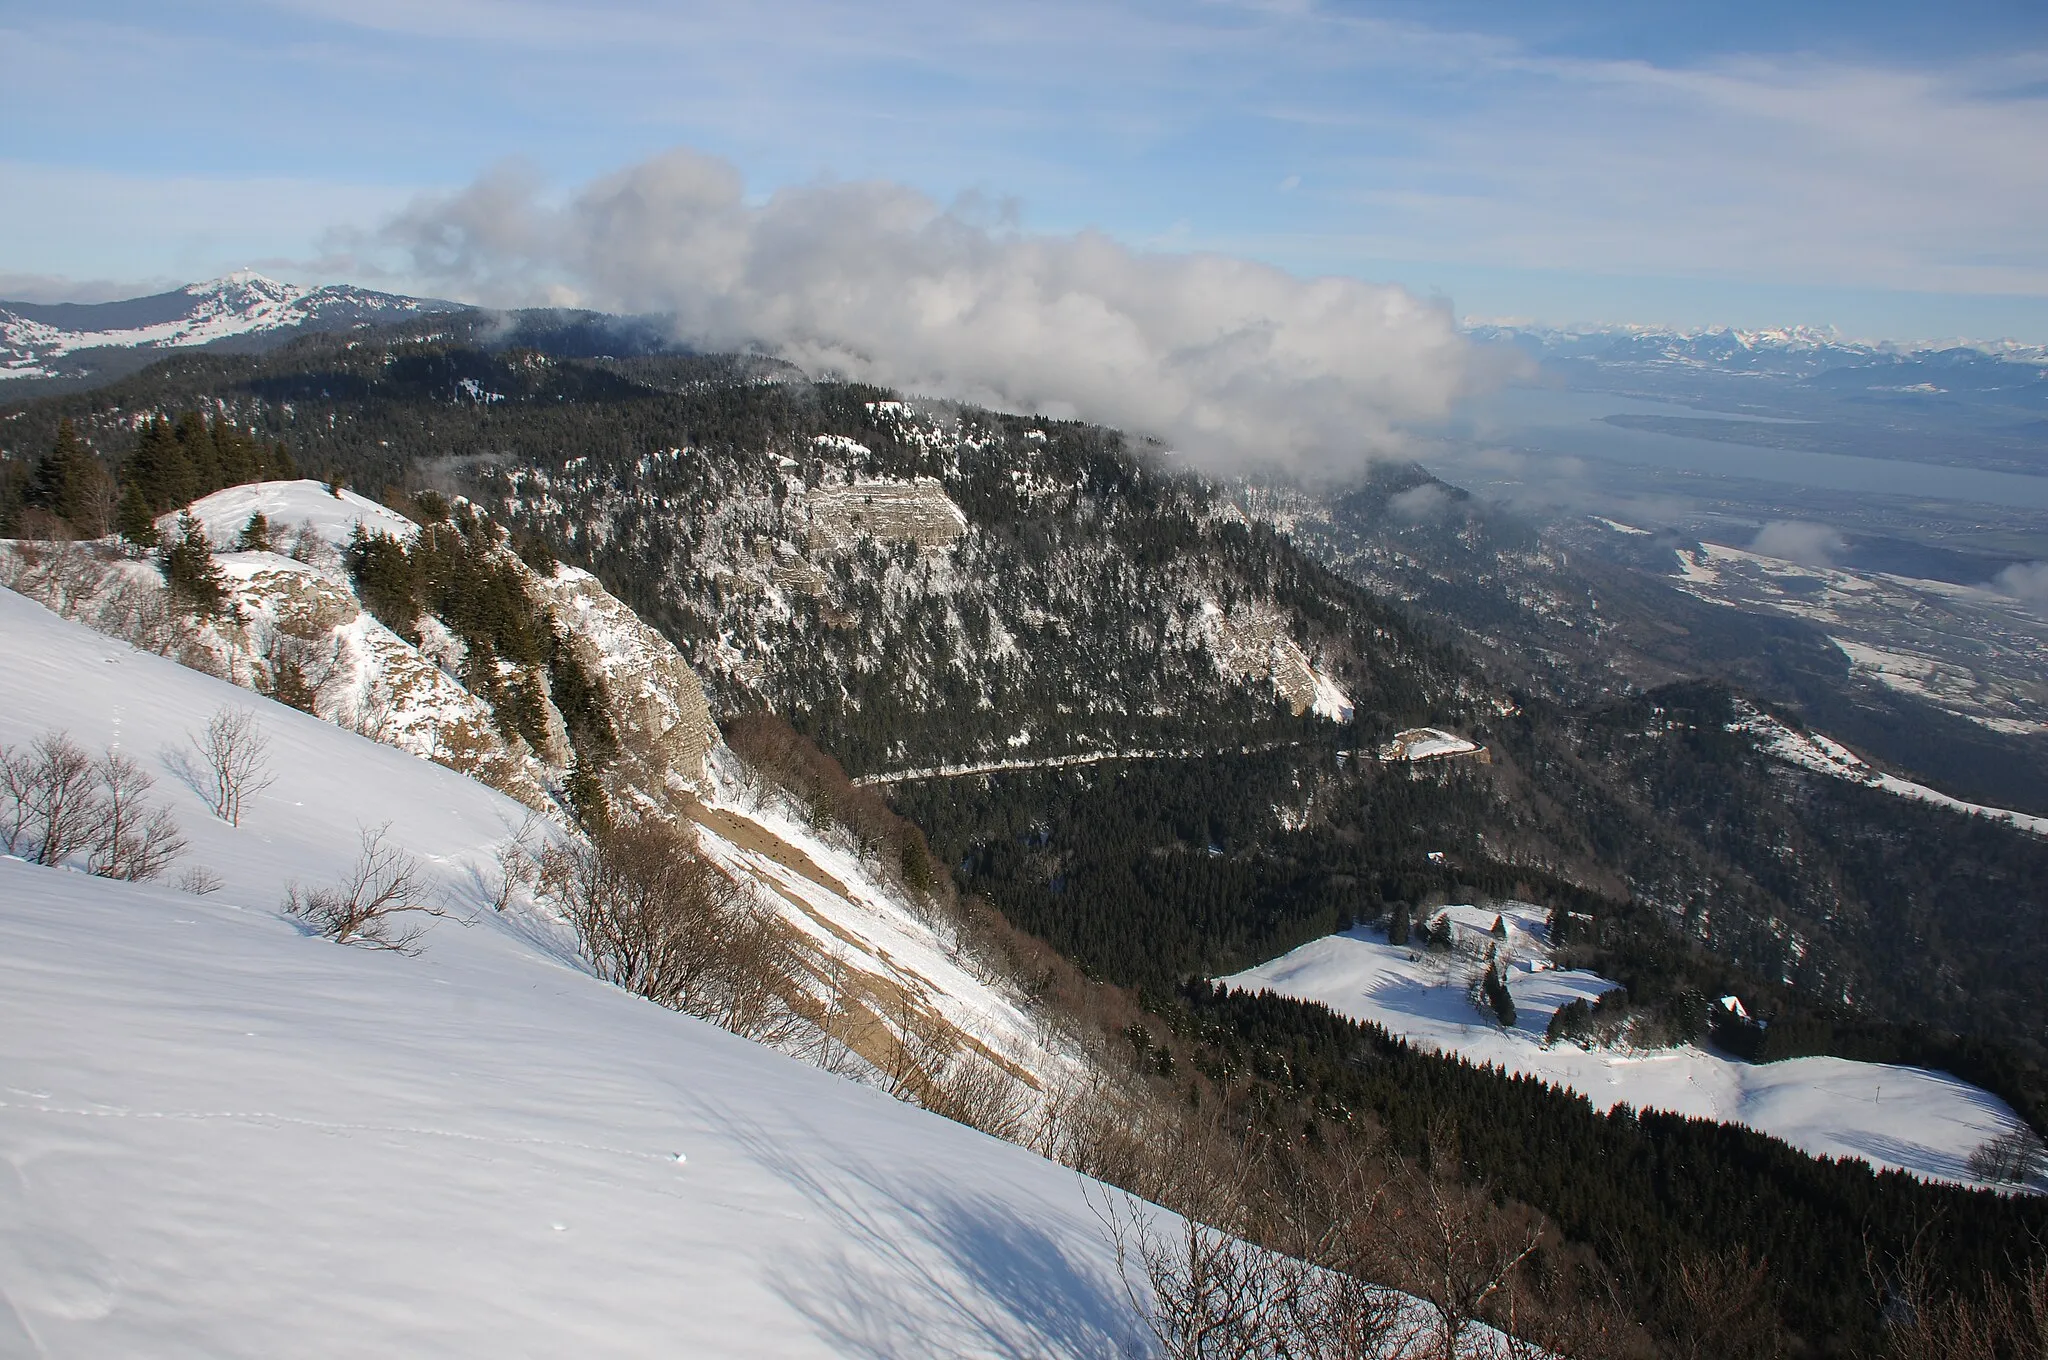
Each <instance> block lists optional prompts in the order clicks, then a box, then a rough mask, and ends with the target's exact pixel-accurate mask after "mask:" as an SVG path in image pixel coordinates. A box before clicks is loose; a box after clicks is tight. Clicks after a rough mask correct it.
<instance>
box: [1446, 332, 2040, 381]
mask: <svg viewBox="0 0 2048 1360" xmlns="http://www.w3.org/2000/svg"><path fill="white" fill-rule="evenodd" d="M1466 333H1467V334H1468V335H1470V336H1471V337H1472V338H1473V339H1474V340H1477V341H1479V342H1480V343H1482V344H1503V345H1512V346H1514V347H1515V348H1517V349H1520V350H1523V351H1524V352H1526V353H1528V354H1529V355H1531V356H1532V357H1534V358H1536V359H1539V360H1548V361H1583V362H1591V363H1595V364H1602V365H1640V366H1651V367H1657V368H1694V369H1707V370H1715V371H1720V372H1732V373H1769V374H1778V375H1783V376H1788V377H1793V376H1805V375H1808V374H1812V373H1818V372H1823V371H1825V370H1827V369H1831V368H1841V367H1846V366H1869V365H1873V364H1879V365H1883V364H1898V363H1908V362H1911V363H1915V364H1923V365H1924V364H1930V363H1932V364H1936V365H1939V364H1944V363H1945V364H1948V365H1952V366H1974V365H1978V364H1982V363H1985V362H1987V361H1989V362H1994V363H1996V362H2008V363H2017V364H2026V365H2031V366H2035V367H2043V366H2048V346H2041V345H2023V344H2020V343H2018V342H2017V341H2012V340H1994V341H1976V340H1955V341H1946V342H1941V343H1936V344H1926V343H1906V344H1901V343H1897V342H1892V341H1884V342H1877V343H1872V342H1869V341H1863V340H1851V339H1848V338H1847V337H1845V336H1843V335H1842V334H1841V333H1839V332H1838V331H1836V330H1835V329H1834V328H1832V327H1815V326H1784V327H1776V328H1773V329H1769V330H1754V331H1748V330H1736V329H1733V328H1731V327H1727V326H1708V327H1703V328H1700V329H1697V330H1672V329H1666V328H1663V327H1656V326H1590V327H1579V326H1570V327H1557V328H1552V327H1542V326H1516V325H1504V324H1493V323H1482V322H1468V323H1467V325H1466ZM2030 376H2031V375H2030Z"/></svg>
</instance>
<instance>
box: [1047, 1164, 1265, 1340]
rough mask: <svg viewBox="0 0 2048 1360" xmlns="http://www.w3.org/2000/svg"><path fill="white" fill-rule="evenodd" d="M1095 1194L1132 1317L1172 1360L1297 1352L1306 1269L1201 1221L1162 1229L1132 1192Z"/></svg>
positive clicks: (1092, 1194)
mask: <svg viewBox="0 0 2048 1360" xmlns="http://www.w3.org/2000/svg"><path fill="white" fill-rule="evenodd" d="M1087 1193H1088V1195H1089V1205H1090V1208H1092V1209H1093V1210H1094V1211H1095V1216H1096V1218H1097V1219H1098V1220H1099V1221H1100V1222H1101V1223H1102V1226H1103V1233H1104V1235H1105V1236H1106V1237H1107V1238H1108V1241H1109V1245H1110V1250H1111V1251H1112V1253H1113V1254H1114V1256H1115V1260H1116V1269H1117V1275H1118V1277H1119V1279H1120V1280H1121V1282H1122V1284H1123V1288H1124V1293H1125V1296H1126V1298H1127V1299H1128V1300H1129V1302H1130V1306H1131V1311H1132V1312H1133V1313H1134V1314H1135V1315H1136V1316H1137V1318H1138V1320H1139V1321H1140V1322H1141V1323H1142V1324H1143V1325H1144V1327H1145V1330H1146V1331H1148V1332H1150V1333H1151V1334H1152V1338H1153V1340H1154V1341H1155V1342H1157V1344H1158V1347H1159V1351H1160V1353H1161V1354H1162V1355H1163V1356H1164V1357H1166V1360H1281V1357H1285V1356H1290V1355H1293V1354H1295V1353H1296V1350H1295V1342H1296V1330H1295V1326H1294V1313H1295V1309H1296V1304H1297V1301H1298V1300H1299V1298H1300V1293H1301V1285H1302V1280H1303V1271H1302V1268H1301V1263H1300V1262H1296V1261H1293V1260H1290V1259H1289V1258H1287V1257H1285V1256H1282V1255H1280V1254H1279V1253H1277V1252H1273V1251H1268V1250H1267V1249H1265V1248H1264V1247H1259V1246H1255V1245H1253V1244H1252V1243H1250V1242H1247V1241H1245V1240H1244V1239H1242V1238H1240V1237H1237V1236H1234V1235H1232V1234H1231V1233H1228V1232H1225V1231H1223V1230H1222V1229H1220V1228H1215V1227H1211V1226H1209V1225H1207V1224H1204V1223H1202V1222H1199V1221H1198V1220H1196V1219H1193V1218H1182V1219H1180V1220H1178V1221H1177V1222H1174V1223H1171V1224H1169V1225H1166V1226H1162V1225H1161V1224H1160V1223H1159V1221H1158V1218H1157V1216H1156V1215H1155V1214H1154V1213H1153V1211H1152V1209H1151V1206H1150V1205H1147V1204H1146V1203H1144V1201H1142V1200H1140V1199H1138V1198H1137V1197H1136V1196H1134V1195H1131V1194H1128V1193H1124V1192H1119V1191H1114V1190H1109V1189H1107V1188H1104V1189H1101V1190H1100V1191H1093V1190H1089V1191H1087ZM1141 1282H1142V1283H1141Z"/></svg>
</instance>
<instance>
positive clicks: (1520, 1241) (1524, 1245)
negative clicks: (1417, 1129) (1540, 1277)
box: [1382, 1121, 1543, 1357]
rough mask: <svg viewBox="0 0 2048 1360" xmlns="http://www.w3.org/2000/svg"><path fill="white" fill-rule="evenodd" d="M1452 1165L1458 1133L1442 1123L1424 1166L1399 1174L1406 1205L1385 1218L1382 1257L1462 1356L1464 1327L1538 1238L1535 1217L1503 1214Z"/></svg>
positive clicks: (1444, 1348)
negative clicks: (1430, 1313) (1431, 1313)
mask: <svg viewBox="0 0 2048 1360" xmlns="http://www.w3.org/2000/svg"><path fill="white" fill-rule="evenodd" d="M1457 1169H1458V1148H1457V1136H1456V1131H1455V1130H1454V1129H1453V1128H1451V1127H1450V1126H1449V1125H1448V1124H1447V1123H1444V1122H1442V1121H1439V1122H1437V1123H1435V1124H1433V1125H1432V1126H1431V1128H1430V1131H1429V1142H1428V1156H1427V1158H1426V1160H1425V1163H1424V1165H1423V1166H1421V1167H1404V1168H1403V1169H1402V1170H1401V1172H1400V1186H1399V1188H1400V1189H1401V1190H1402V1191H1404V1192H1405V1193H1404V1199H1405V1201H1406V1203H1405V1204H1404V1206H1403V1208H1404V1212H1401V1213H1398V1214H1395V1215H1392V1216H1391V1217H1390V1218H1389V1220H1388V1229H1389V1231H1388V1233H1387V1236H1386V1239H1385V1247H1384V1255H1383V1257H1382V1261H1383V1266H1382V1269H1383V1270H1384V1271H1385V1273H1386V1274H1385V1278H1388V1281H1389V1283H1392V1284H1394V1285H1396V1286H1398V1287H1399V1288H1401V1289H1403V1290H1405V1291H1407V1292H1408V1293H1410V1294H1413V1295H1415V1296H1416V1297H1417V1298H1419V1299H1421V1300H1422V1301H1423V1302H1424V1303H1426V1304H1428V1305H1429V1307H1430V1309H1431V1311H1432V1312H1434V1313H1435V1314H1436V1323H1437V1326H1436V1332H1437V1337H1436V1344H1437V1347H1438V1350H1439V1352H1440V1353H1441V1354H1442V1355H1444V1356H1446V1357H1453V1356H1456V1355H1458V1354H1459V1346H1460V1345H1461V1343H1462V1341H1463V1338H1464V1336H1465V1334H1466V1332H1467V1331H1468V1330H1469V1329H1470V1328H1471V1326H1472V1324H1473V1323H1475V1322H1477V1321H1479V1320H1480V1319H1481V1318H1483V1317H1485V1316H1486V1314H1487V1312H1488V1311H1489V1305H1490V1304H1492V1302H1493V1301H1494V1296H1495V1295H1496V1294H1499V1293H1500V1292H1501V1291H1502V1290H1504V1289H1506V1288H1507V1287H1508V1286H1509V1284H1510V1283H1511V1281H1512V1280H1513V1277H1514V1274H1515V1272H1516V1270H1517V1269H1519V1268H1520V1266H1521V1265H1522V1263H1523V1262H1524V1261H1526V1260H1528V1259H1529V1256H1530V1255H1531V1254H1532V1253H1533V1252H1534V1251H1535V1250H1536V1248H1537V1247H1538V1246H1539V1245H1540V1244H1541V1243H1542V1240H1543V1227H1542V1224H1541V1223H1540V1222H1539V1221H1538V1220H1537V1219H1536V1218H1535V1216H1534V1215H1533V1214H1529V1213H1526V1212H1524V1213H1519V1214H1517V1213H1511V1212H1505V1213H1504V1212H1503V1211H1502V1208H1501V1206H1498V1205H1496V1204H1495V1203H1494V1200H1493V1196H1492V1195H1490V1194H1489V1193H1487V1190H1486V1187H1485V1186H1483V1185H1468V1184H1465V1183H1463V1182H1462V1181H1460V1180H1458V1179H1456V1176H1457Z"/></svg>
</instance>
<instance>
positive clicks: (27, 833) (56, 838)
mask: <svg viewBox="0 0 2048 1360" xmlns="http://www.w3.org/2000/svg"><path fill="white" fill-rule="evenodd" d="M95 782H96V781H95V780H94V777H93V762H92V757H91V756H88V755H87V754H86V753H85V752H84V751H83V750H82V749H80V747H79V746H78V744H77V743H76V742H74V741H72V740H71V738H70V737H69V736H67V735H65V734H64V733H62V732H45V733H44V734H43V735H42V736H40V737H37V738H36V739H35V741H34V742H33V743H32V744H31V745H30V746H29V748H28V749H27V750H25V751H17V750H15V749H14V748H12V747H5V748H0V798H4V800H5V801H4V806H0V830H5V832H6V835H7V849H8V851H9V853H11V854H16V855H20V856H21V857H22V858H23V859H26V860H29V861H31V862H32V863H36V864H61V863H63V862H64V861H65V860H66V859H67V858H69V857H70V856H72V855H74V854H76V853H78V852H79V851H81V850H84V849H86V848H87V847H88V846H89V845H91V844H92V838H93V832H94V829H95V827H96V825H97V823H98V821H99V799H98V797H97V794H96V791H95V788H94V784H95Z"/></svg>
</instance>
